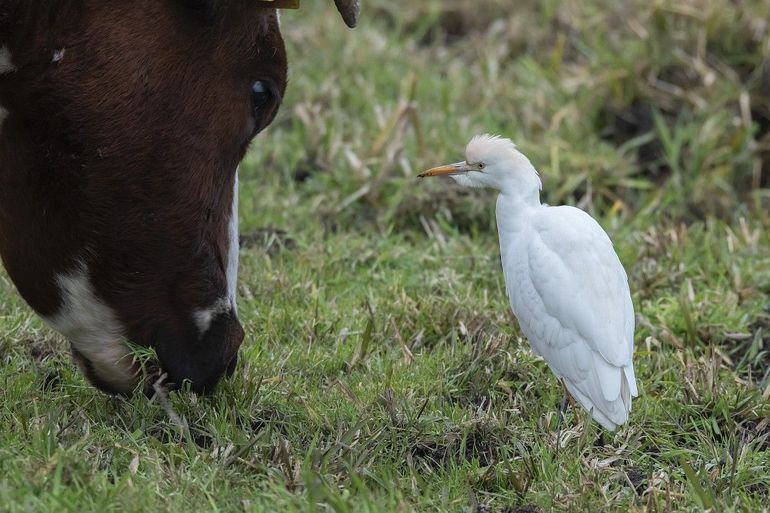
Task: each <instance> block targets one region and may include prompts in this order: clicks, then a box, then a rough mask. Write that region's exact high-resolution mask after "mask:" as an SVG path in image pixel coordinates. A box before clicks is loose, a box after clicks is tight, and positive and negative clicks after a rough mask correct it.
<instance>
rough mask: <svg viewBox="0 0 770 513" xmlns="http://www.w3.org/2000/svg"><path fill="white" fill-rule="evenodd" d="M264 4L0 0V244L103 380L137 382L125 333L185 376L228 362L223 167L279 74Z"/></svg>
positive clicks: (277, 87) (259, 0)
mask: <svg viewBox="0 0 770 513" xmlns="http://www.w3.org/2000/svg"><path fill="white" fill-rule="evenodd" d="M281 3H286V0H276V1H275V2H271V1H269V0H163V1H159V0H136V1H130V2H127V1H124V0H0V255H2V258H3V261H4V263H5V266H6V269H7V271H8V273H9V275H10V276H11V278H12V279H13V281H14V283H15V284H16V286H17V288H18V290H19V291H20V293H21V295H22V296H23V297H24V298H25V299H26V300H27V301H28V302H29V304H30V305H31V306H32V307H33V308H34V309H35V310H36V311H37V312H38V313H40V314H41V315H42V316H43V317H44V318H45V319H46V321H47V322H48V323H49V324H50V325H52V326H53V327H54V328H56V329H57V330H59V331H60V332H62V333H63V334H64V335H65V336H66V337H67V338H68V339H69V340H70V342H71V343H72V346H73V352H74V354H75V356H76V360H77V361H78V362H79V364H80V366H81V368H82V369H83V370H84V372H85V373H86V375H87V376H88V377H89V379H90V380H91V381H92V382H93V383H94V384H96V385H97V386H99V387H100V388H102V389H104V390H106V391H110V392H120V393H129V392H131V391H132V390H134V388H135V387H136V385H137V383H138V382H139V380H140V377H141V369H140V368H139V366H138V364H137V363H135V362H134V360H133V358H132V357H131V355H130V351H129V349H128V346H127V344H126V341H131V342H133V343H136V344H139V345H143V346H148V347H154V348H155V349H156V351H157V353H158V357H159V359H160V362H161V366H162V368H163V370H164V371H166V372H168V374H169V379H170V381H172V382H174V383H177V384H178V383H181V382H182V381H183V380H184V379H189V380H190V381H191V383H192V387H193V388H194V389H196V390H207V389H210V388H211V387H213V386H214V385H215V384H216V382H217V381H218V380H219V378H220V377H221V375H222V374H223V373H224V372H225V371H226V370H228V369H230V370H232V368H233V366H234V364H235V359H236V354H237V350H238V347H239V345H240V343H241V340H242V339H243V330H242V329H241V326H240V323H239V322H238V318H237V315H236V311H235V296H236V292H235V277H236V272H237V262H238V226H237V206H236V203H237V174H236V168H237V166H238V162H239V161H240V160H241V158H242V157H243V154H244V152H245V151H246V148H247V146H248V144H249V142H250V141H251V139H252V138H253V137H254V136H255V135H256V134H257V133H259V131H260V130H262V129H264V128H265V127H266V126H267V125H268V124H269V123H270V122H271V121H272V119H273V118H274V116H275V114H276V111H277V109H278V107H279V105H280V103H281V98H282V97H283V94H284V90H285V88H286V69H287V65H286V53H285V50H284V46H283V41H282V39H281V34H280V30H279V22H278V14H277V11H276V9H275V6H276V5H280V4H281ZM337 6H338V8H339V10H340V12H341V13H342V14H343V17H344V18H345V21H346V22H347V23H348V24H349V25H353V24H354V23H355V17H356V15H357V12H358V9H357V7H358V6H357V0H337Z"/></svg>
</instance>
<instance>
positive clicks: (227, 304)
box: [193, 169, 239, 337]
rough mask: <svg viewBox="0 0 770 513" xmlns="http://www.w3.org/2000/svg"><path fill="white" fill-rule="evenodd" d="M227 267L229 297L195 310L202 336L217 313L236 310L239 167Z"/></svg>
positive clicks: (236, 175) (230, 227)
mask: <svg viewBox="0 0 770 513" xmlns="http://www.w3.org/2000/svg"><path fill="white" fill-rule="evenodd" d="M227 232H228V233H227V242H228V248H227V267H226V268H225V273H226V275H225V277H226V279H227V297H223V298H220V299H218V300H217V301H216V302H215V303H214V304H213V305H211V306H210V307H208V308H201V309H200V310H196V311H194V312H193V320H194V321H195V324H196V326H198V330H200V336H201V337H203V336H204V335H205V334H206V332H207V331H208V330H209V328H210V327H211V322H212V321H213V320H214V318H215V317H216V316H217V315H220V314H224V313H227V312H229V311H231V310H232V311H233V312H235V304H236V302H235V296H236V289H237V285H238V283H237V282H238V250H239V241H238V169H236V170H235V181H234V184H233V201H232V204H231V206H230V221H229V223H228V228H227Z"/></svg>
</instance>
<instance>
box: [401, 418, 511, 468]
mask: <svg viewBox="0 0 770 513" xmlns="http://www.w3.org/2000/svg"><path fill="white" fill-rule="evenodd" d="M505 443H506V437H505V434H504V433H503V430H502V429H501V428H500V427H498V426H493V425H491V424H489V423H483V422H478V423H474V424H472V425H471V426H470V427H469V428H467V431H466V432H463V431H462V429H454V430H450V431H447V432H446V433H444V434H442V435H439V436H437V437H435V438H433V439H428V440H424V441H419V442H417V443H415V444H414V445H413V446H412V447H411V448H410V450H409V453H410V455H411V456H412V458H414V459H415V460H420V461H423V462H424V463H425V464H426V465H427V466H428V467H429V468H431V469H440V468H443V467H445V466H446V464H447V463H449V462H450V461H451V462H455V463H462V462H465V461H472V460H474V459H477V460H478V462H479V465H481V466H484V467H486V466H489V465H493V464H495V463H496V462H497V461H498V457H499V452H500V447H501V446H502V445H504V444H505Z"/></svg>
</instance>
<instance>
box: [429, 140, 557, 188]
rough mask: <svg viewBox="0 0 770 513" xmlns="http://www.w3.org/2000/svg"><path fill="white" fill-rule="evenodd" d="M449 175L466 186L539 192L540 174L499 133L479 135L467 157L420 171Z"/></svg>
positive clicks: (471, 143)
mask: <svg viewBox="0 0 770 513" xmlns="http://www.w3.org/2000/svg"><path fill="white" fill-rule="evenodd" d="M418 176H419V177H420V178H425V177H430V176H450V177H451V178H452V179H453V180H454V181H455V182H457V183H458V184H460V185H463V186H465V187H491V188H493V189H497V190H499V191H503V192H508V191H512V192H513V191H516V192H518V193H531V192H535V193H538V192H539V191H540V188H541V186H542V184H541V182H540V178H539V176H538V174H537V171H535V168H534V167H532V164H531V163H530V162H529V159H528V158H527V157H525V156H524V155H523V154H522V153H521V152H520V151H519V150H517V149H516V145H515V144H513V142H512V141H511V140H510V139H506V138H503V137H500V136H498V135H489V134H483V135H477V136H474V137H473V139H471V141H470V142H469V143H468V146H466V148H465V160H464V161H462V162H456V163H454V164H449V165H445V166H439V167H434V168H433V169H429V170H428V171H425V172H424V173H421V174H420V175H418Z"/></svg>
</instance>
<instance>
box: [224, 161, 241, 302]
mask: <svg viewBox="0 0 770 513" xmlns="http://www.w3.org/2000/svg"><path fill="white" fill-rule="evenodd" d="M229 241H230V248H229V252H228V254H227V297H228V299H229V300H230V305H231V306H232V307H233V310H235V295H236V287H237V285H238V284H237V282H238V250H239V242H238V169H237V168H236V170H235V182H234V184H233V203H232V206H231V208H230V225H229Z"/></svg>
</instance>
